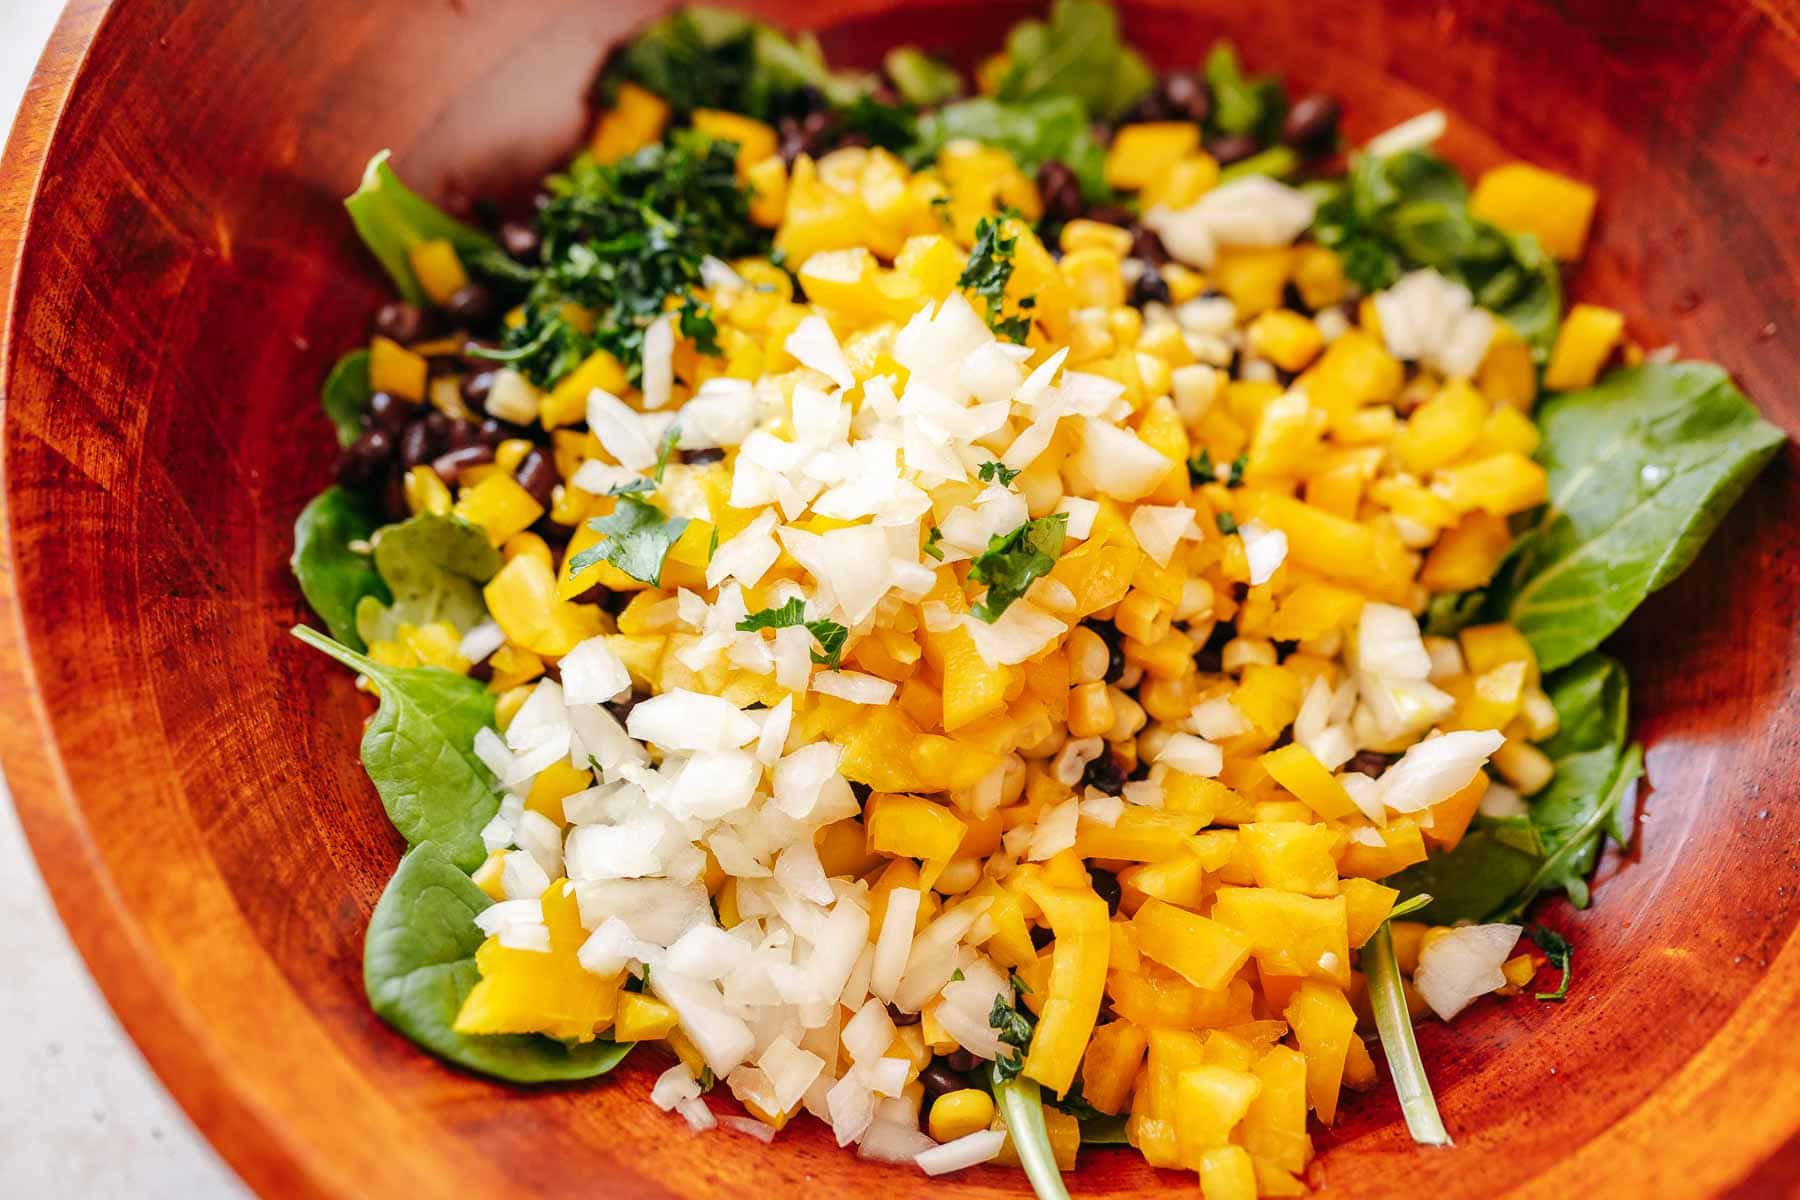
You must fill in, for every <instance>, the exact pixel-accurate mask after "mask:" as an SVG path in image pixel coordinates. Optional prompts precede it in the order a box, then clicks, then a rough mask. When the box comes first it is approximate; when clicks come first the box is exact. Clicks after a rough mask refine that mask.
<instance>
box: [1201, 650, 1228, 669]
mask: <svg viewBox="0 0 1800 1200" xmlns="http://www.w3.org/2000/svg"><path fill="white" fill-rule="evenodd" d="M1194 666H1196V667H1198V668H1199V669H1200V670H1202V671H1204V672H1205V673H1206V674H1208V675H1217V674H1218V673H1219V672H1221V671H1223V670H1224V669H1225V656H1224V655H1223V654H1221V653H1220V652H1219V651H1217V650H1201V651H1199V652H1198V653H1196V654H1195V655H1194Z"/></svg>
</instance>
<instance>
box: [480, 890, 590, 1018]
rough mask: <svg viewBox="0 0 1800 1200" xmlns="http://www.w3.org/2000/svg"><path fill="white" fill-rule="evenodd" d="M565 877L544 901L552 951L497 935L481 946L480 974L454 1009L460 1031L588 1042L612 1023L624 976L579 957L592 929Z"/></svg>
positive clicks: (547, 893) (544, 915)
mask: <svg viewBox="0 0 1800 1200" xmlns="http://www.w3.org/2000/svg"><path fill="white" fill-rule="evenodd" d="M567 882H568V881H567V880H562V879H558V880H556V881H555V882H553V883H551V885H550V887H549V888H548V889H547V890H546V891H545V892H544V894H543V896H542V898H541V899H540V901H539V904H540V907H541V909H542V911H543V918H544V924H545V925H546V926H547V927H548V929H549V932H550V950H549V952H548V953H545V952H543V951H539V950H515V949H512V948H510V947H506V946H502V945H501V944H500V939H499V938H498V937H490V938H488V939H487V940H486V941H485V942H483V943H482V944H481V947H480V948H479V949H478V950H476V952H475V965H476V968H477V969H478V970H479V971H480V972H481V979H480V981H479V982H478V983H476V985H475V987H474V988H473V989H472V990H471V991H470V992H469V994H468V996H467V997H466V998H465V999H464V1000H463V1004H462V1008H461V1009H460V1010H458V1012H457V1014H456V1020H455V1022H454V1026H453V1027H454V1028H455V1030H456V1032H458V1033H462V1034H478V1033H479V1034H487V1033H542V1034H545V1035H546V1036H548V1037H553V1038H558V1039H560V1040H563V1041H573V1042H590V1041H593V1040H594V1038H595V1036H596V1035H598V1034H599V1033H601V1032H602V1031H604V1030H605V1029H606V1027H607V1026H608V1025H610V1024H612V1021H613V1014H614V1011H615V1009H616V1007H617V1004H618V999H619V995H620V987H621V985H622V984H623V983H624V980H625V973H624V972H623V971H621V972H620V973H619V974H618V975H616V976H613V977H611V978H607V979H603V978H601V977H600V976H598V975H594V974H592V973H591V972H589V971H588V970H587V969H586V968H584V967H583V966H582V965H581V964H580V962H579V961H577V959H576V952H577V951H578V950H580V948H581V945H582V943H583V942H584V941H586V940H587V930H586V929H584V928H583V927H582V924H581V913H580V911H579V909H578V907H577V905H576V902H575V890H574V888H572V887H568V886H567Z"/></svg>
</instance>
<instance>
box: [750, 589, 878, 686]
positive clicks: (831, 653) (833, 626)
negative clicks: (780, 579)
mask: <svg viewBox="0 0 1800 1200" xmlns="http://www.w3.org/2000/svg"><path fill="white" fill-rule="evenodd" d="M793 626H799V627H801V628H803V629H805V630H806V631H807V632H808V633H810V634H812V635H813V640H814V641H816V642H818V643H819V648H818V649H817V650H815V651H813V656H812V660H813V661H814V662H816V663H818V664H819V665H820V666H823V667H825V668H827V669H828V670H833V671H835V670H837V666H838V660H839V659H840V658H841V657H842V656H843V653H844V643H845V641H847V640H848V639H849V637H850V631H849V630H848V629H846V628H844V627H843V626H842V625H839V624H838V623H837V622H836V621H826V620H823V619H821V620H817V621H809V620H807V619H806V604H805V602H804V601H802V600H801V599H800V597H798V596H795V597H793V598H792V599H790V600H789V601H788V602H787V603H786V604H783V605H782V606H781V607H780V608H765V609H761V610H760V611H758V612H753V613H751V614H750V615H749V616H747V617H745V618H744V619H743V620H741V621H739V622H738V623H737V627H738V629H739V631H740V632H743V633H755V632H756V631H757V630H759V629H787V628H790V627H793Z"/></svg>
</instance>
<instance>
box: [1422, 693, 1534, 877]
mask: <svg viewBox="0 0 1800 1200" xmlns="http://www.w3.org/2000/svg"><path fill="white" fill-rule="evenodd" d="M1514 665H1517V664H1514ZM1487 790H1488V777H1487V775H1486V774H1484V773H1482V772H1480V771H1477V772H1476V773H1475V778H1473V779H1471V780H1469V782H1468V783H1466V784H1464V785H1463V786H1462V787H1460V788H1458V789H1457V790H1456V791H1455V792H1454V793H1452V794H1451V795H1449V796H1447V797H1445V798H1444V799H1442V800H1440V801H1438V802H1437V803H1436V804H1434V805H1432V806H1431V808H1430V809H1428V810H1427V811H1428V812H1429V813H1430V815H1431V826H1430V828H1428V829H1427V828H1422V829H1421V832H1422V833H1423V834H1424V835H1425V840H1426V841H1428V842H1430V843H1431V844H1432V845H1434V846H1436V847H1438V848H1439V849H1441V850H1454V849H1456V844H1457V843H1458V842H1460V841H1462V836H1463V834H1464V833H1466V832H1468V828H1469V822H1470V821H1472V820H1474V819H1475V812H1476V810H1477V809H1479V808H1480V807H1481V798H1482V797H1483V796H1485V795H1487Z"/></svg>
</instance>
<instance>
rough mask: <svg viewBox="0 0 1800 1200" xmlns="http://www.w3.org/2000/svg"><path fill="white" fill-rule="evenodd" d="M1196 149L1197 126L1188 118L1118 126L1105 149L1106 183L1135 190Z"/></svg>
mask: <svg viewBox="0 0 1800 1200" xmlns="http://www.w3.org/2000/svg"><path fill="white" fill-rule="evenodd" d="M1199 148H1200V127H1199V126H1198V125H1196V124H1194V123H1193V122H1192V121H1145V122H1141V123H1139V124H1135V125H1121V126H1119V128H1118V130H1117V131H1116V132H1115V133H1114V134H1113V140H1112V145H1111V146H1109V147H1107V151H1106V183H1107V186H1108V187H1115V188H1120V189H1123V190H1125V191H1136V190H1137V189H1138V188H1141V187H1143V186H1144V185H1145V184H1147V183H1149V182H1150V181H1151V180H1152V179H1155V178H1156V177H1157V175H1158V174H1160V173H1161V172H1162V171H1164V170H1166V169H1167V168H1168V167H1170V166H1171V165H1173V164H1174V163H1176V162H1179V161H1180V160H1181V159H1183V158H1186V157H1187V156H1188V155H1190V154H1193V153H1194V152H1195V151H1196V150H1198V149H1199Z"/></svg>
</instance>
